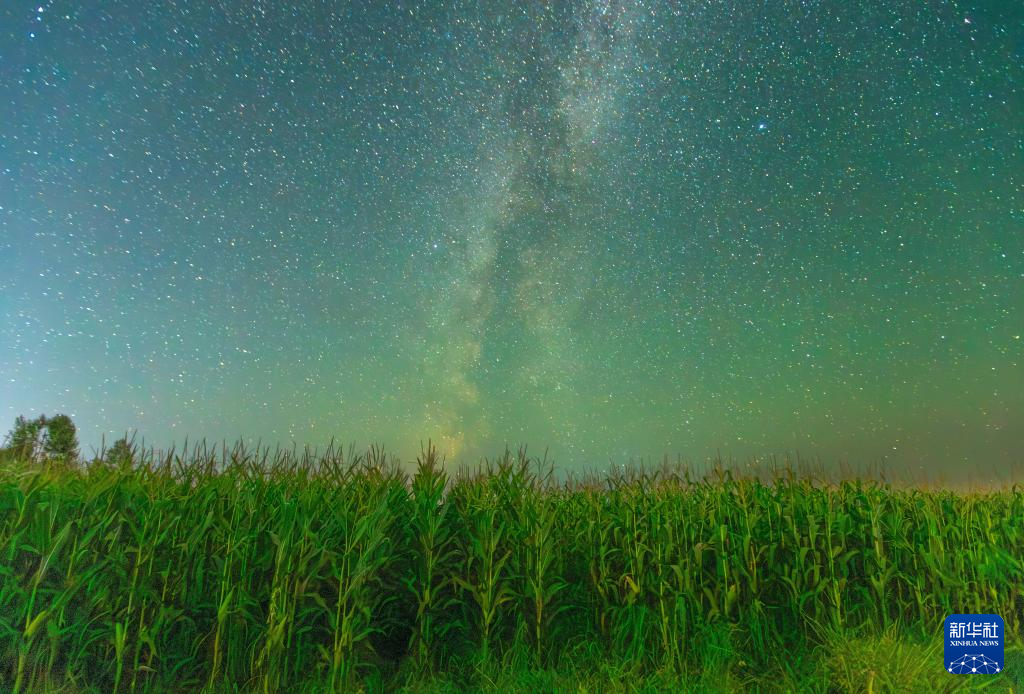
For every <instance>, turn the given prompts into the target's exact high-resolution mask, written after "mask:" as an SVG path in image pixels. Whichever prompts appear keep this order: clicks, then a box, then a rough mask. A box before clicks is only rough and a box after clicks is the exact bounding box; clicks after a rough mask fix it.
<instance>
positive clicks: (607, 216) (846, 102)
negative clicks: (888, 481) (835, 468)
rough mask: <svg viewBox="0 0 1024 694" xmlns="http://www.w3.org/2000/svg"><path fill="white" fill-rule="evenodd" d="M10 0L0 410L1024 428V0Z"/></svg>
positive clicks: (763, 426) (0, 201)
mask: <svg viewBox="0 0 1024 694" xmlns="http://www.w3.org/2000/svg"><path fill="white" fill-rule="evenodd" d="M1015 5H1016V3H1010V2H1003V1H1001V2H996V1H992V2H987V3H974V4H972V3H962V2H948V1H947V2H927V3H924V2H883V1H881V0H879V1H877V2H868V1H866V0H853V1H850V2H817V1H810V0H808V1H801V2H795V1H789V2H782V1H780V0H768V1H766V2H763V3H762V2H736V3H719V2H670V1H668V0H640V1H625V0H623V1H616V0H576V1H573V2H553V3H541V2H533V1H524V2H520V1H516V2H510V1H508V0H495V1H493V2H492V1H488V2H480V3H473V2H465V3H449V2H444V3H440V2H439V3H433V2H427V3H413V2H404V1H403V2H383V1H381V2H378V1H376V0H374V1H372V2H343V1H338V2H327V3H320V2H304V3H297V4H292V3H290V2H286V1H284V0H282V1H280V2H278V1H276V0H275V1H274V2H269V1H267V2H261V1H254V2H237V1H227V0H220V1H217V2H185V1H184V0H156V1H154V2H102V3H101V2H95V1H93V0H85V1H84V2H78V1H76V2H63V1H61V0H52V1H51V0H45V1H44V2H43V4H38V3H32V2H25V1H24V0H8V1H7V2H4V3H3V5H2V7H0V259H2V265H3V271H2V272H0V418H2V420H3V421H5V422H9V423H10V424H3V428H4V429H6V428H8V427H9V426H10V425H11V424H13V420H14V418H15V416H16V415H18V414H27V415H35V414H38V413H43V412H45V413H47V414H53V413H56V412H65V413H67V414H70V415H71V416H72V417H73V418H74V420H75V422H76V423H77V425H78V427H79V433H80V439H81V443H82V444H83V448H84V449H85V450H86V451H88V450H89V447H91V446H98V445H99V442H100V440H101V438H103V437H105V438H106V441H107V443H108V444H109V442H110V441H111V440H112V439H113V438H115V437H117V436H118V435H120V434H123V433H124V432H125V431H137V432H138V436H139V437H141V438H144V439H145V441H146V443H147V445H155V446H158V447H163V446H168V445H170V444H172V443H179V444H180V443H181V442H183V441H184V439H185V437H186V436H188V437H189V438H190V439H191V440H195V439H197V438H203V437H205V438H207V439H208V440H211V441H220V440H222V439H226V440H227V441H229V442H230V441H233V440H238V439H240V438H241V439H245V440H250V441H252V440H257V439H259V440H262V441H263V442H264V443H269V444H272V445H273V444H277V443H281V444H283V445H285V446H290V445H291V444H292V442H295V443H296V444H298V445H299V446H302V445H304V444H310V445H323V444H324V443H325V442H327V441H328V440H330V439H331V438H332V437H334V438H336V439H337V440H339V441H342V442H346V443H353V444H355V445H356V446H359V447H362V446H365V445H368V444H370V443H380V444H383V445H384V446H385V448H386V449H388V450H390V451H392V452H394V453H396V454H397V455H399V456H400V457H402V458H403V459H409V458H411V457H413V456H414V455H415V454H416V453H417V452H418V451H419V449H420V442H421V441H425V440H426V439H427V438H432V439H433V440H434V441H435V442H438V443H439V445H440V447H441V448H442V450H443V451H445V452H446V453H447V454H448V456H449V457H450V459H453V460H463V461H468V460H475V459H478V458H479V456H483V455H493V454H495V453H498V452H500V451H501V450H503V449H504V447H505V446H506V444H507V445H509V446H512V447H515V446H517V445H518V444H520V443H527V444H529V446H530V447H531V450H532V451H534V452H537V453H540V452H542V451H543V450H544V449H545V448H547V449H548V450H549V454H550V456H551V457H552V458H553V459H554V461H555V463H556V464H558V465H559V466H561V467H563V468H569V469H574V468H576V467H582V466H600V465H602V464H606V463H608V462H609V461H613V462H616V463H617V462H624V461H625V460H628V459H629V458H638V457H641V456H643V457H651V456H655V457H660V456H661V455H663V454H670V455H672V456H675V455H682V456H684V457H686V458H688V459H691V460H701V459H703V458H704V457H705V456H707V455H714V454H715V452H716V451H721V453H722V454H723V455H732V456H736V457H739V458H743V457H746V456H755V455H766V454H770V453H784V452H799V453H800V454H801V455H804V456H818V457H820V458H821V459H822V460H824V461H826V462H830V461H839V460H847V461H850V462H853V463H866V462H870V461H877V460H879V459H881V458H885V459H886V460H888V461H889V463H890V465H892V466H900V465H906V466H909V467H912V468H914V469H919V468H922V467H923V468H925V469H928V470H931V471H950V470H956V469H958V468H961V467H962V466H963V465H964V464H969V465H982V466H989V467H996V468H999V467H1001V466H1009V465H1011V464H1012V463H1015V462H1020V461H1022V460H1024V426H1022V423H1024V340H1022V337H1021V335H1022V333H1024V193H1022V185H1024V166H1022V164H1024V117H1022V114H1024V99H1022V90H1024V70H1022V67H1024V29H1022V27H1024V14H1022V12H1021V9H1020V8H1019V7H1015Z"/></svg>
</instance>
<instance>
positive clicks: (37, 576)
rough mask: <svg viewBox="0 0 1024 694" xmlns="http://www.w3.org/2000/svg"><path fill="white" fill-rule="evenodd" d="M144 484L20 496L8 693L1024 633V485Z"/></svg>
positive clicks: (12, 563) (422, 467)
mask: <svg viewBox="0 0 1024 694" xmlns="http://www.w3.org/2000/svg"><path fill="white" fill-rule="evenodd" d="M143 458H144V457H143V456H137V457H135V458H134V459H133V458H126V459H125V460H122V461H118V462H116V463H113V464H108V463H103V462H102V461H100V460H97V461H96V462H94V463H91V464H88V465H82V466H80V467H72V466H67V465H63V466H62V465H31V466H30V465H27V464H24V463H17V462H11V461H8V462H7V463H6V464H5V466H4V467H3V469H2V471H0V552H2V558H0V690H2V691H10V692H13V693H14V694H21V693H22V692H38V691H51V690H58V689H60V688H62V687H67V689H64V691H75V692H84V691H97V692H114V693H115V694H116V693H121V692H164V691H207V692H221V691H225V692H235V691H238V692H243V691H244V692H262V693H264V694H269V693H271V692H282V691H296V692H298V691H317V692H327V691H330V692H345V691H360V690H363V691H392V690H393V689H395V688H399V687H401V686H402V684H403V683H406V682H412V681H418V680H417V678H420V679H422V678H428V679H429V678H430V677H432V676H434V675H435V674H437V673H444V672H447V671H449V670H451V669H452V668H454V667H455V664H456V663H462V664H465V663H487V662H496V663H499V664H501V663H504V664H505V665H506V666H507V665H508V664H509V662H510V661H511V660H513V659H515V660H517V661H522V663H525V664H526V665H528V666H529V667H532V668H536V669H541V670H542V669H544V668H557V667H559V666H560V664H562V663H564V662H566V659H567V658H568V659H571V658H573V657H575V655H576V654H580V653H584V652H589V653H591V654H594V653H597V654H599V655H600V657H602V658H606V659H613V660H614V661H615V662H617V663H619V664H620V665H621V667H622V668H623V670H622V672H625V673H627V675H628V676H630V677H637V678H641V677H645V676H648V675H650V674H651V673H675V674H678V675H679V676H698V675H700V672H701V670H702V669H708V668H710V667H711V665H709V662H710V661H709V655H708V654H709V653H711V651H709V650H708V649H714V648H716V645H715V644H719V646H722V643H724V642H723V641H722V639H721V638H720V636H721V635H722V634H726V635H731V636H728V638H727V639H726V642H728V643H726V645H725V646H722V648H726V649H727V650H728V651H729V654H730V655H729V657H730V658H731V662H732V664H731V665H730V667H731V668H732V669H733V671H734V672H738V673H739V677H740V678H741V679H742V677H743V676H744V673H756V672H759V671H763V670H765V669H766V668H771V667H773V663H775V664H776V665H777V659H778V655H779V653H780V652H794V651H795V650H798V649H801V648H803V649H806V648H808V647H809V646H808V644H815V643H820V641H821V638H822V636H821V635H822V634H827V633H839V632H849V633H854V632H858V630H861V631H863V630H870V631H871V632H872V633H886V632H887V630H888V632H889V633H893V631H892V630H896V632H899V633H902V632H912V631H914V630H917V632H920V633H922V634H925V635H926V636H934V635H936V634H938V632H939V631H940V630H941V625H942V622H943V619H944V618H945V616H946V615H948V614H950V613H997V614H1000V615H1002V616H1003V617H1004V619H1005V622H1006V629H1007V635H1008V637H1009V639H1008V640H1009V641H1010V642H1013V640H1014V639H1016V638H1017V635H1019V634H1020V630H1021V626H1022V624H1021V622H1022V617H1024V609H1022V608H1024V594H1022V588H1024V563H1022V560H1024V493H1022V490H1021V489H1020V488H1016V487H1014V488H1008V489H1003V490H993V491H988V492H976V493H962V492H960V493H958V492H954V491H950V490H922V489H915V488H902V487H900V488H897V487H893V486H890V485H887V484H885V483H882V482H879V481H868V480H849V481H841V482H832V483H826V482H823V481H821V480H818V481H816V480H814V479H812V478H809V477H807V476H801V475H798V474H795V473H794V472H793V471H792V470H788V469H781V470H778V471H776V472H775V473H774V474H771V475H769V476H768V478H764V477H757V476H743V475H739V474H735V473H733V472H730V471H729V470H728V469H725V468H722V467H718V468H715V469H713V470H711V471H710V472H708V473H707V474H704V475H700V476H694V475H692V474H691V473H689V472H688V471H687V470H685V469H683V468H671V467H665V468H662V469H657V470H644V469H635V470H631V471H627V472H623V473H620V474H611V475H609V476H607V477H605V478H603V479H588V480H584V481H579V480H575V481H574V480H569V481H564V480H563V481H558V480H556V479H555V478H554V476H553V475H552V473H551V470H550V469H549V468H548V467H547V466H546V464H545V463H544V462H543V461H538V460H535V459H531V458H529V457H528V456H527V455H526V453H525V452H520V453H519V454H518V455H515V454H510V453H506V454H505V455H504V456H501V457H499V458H498V459H496V460H494V461H491V462H489V463H486V464H485V465H482V466H481V468H480V469H479V470H476V471H474V472H473V473H460V474H454V473H449V472H447V471H446V470H445V468H444V466H443V464H442V461H441V460H439V458H438V455H437V453H436V452H435V451H434V449H432V448H430V447H428V448H427V449H426V450H425V451H424V453H423V454H422V455H421V456H420V458H419V459H418V461H417V464H416V466H415V468H403V467H401V466H399V465H397V464H395V463H394V462H393V461H391V460H390V459H389V458H387V456H385V454H384V453H383V452H382V451H380V450H379V449H371V450H370V451H369V452H368V453H367V454H365V455H353V454H352V453H351V452H350V453H349V454H347V455H342V454H340V453H337V452H334V451H328V452H327V453H325V454H322V455H312V454H310V453H308V452H307V453H305V454H298V453H295V452H284V453H280V452H279V453H277V454H274V455H271V454H270V453H269V452H265V451H264V452H258V453H252V452H247V451H246V450H245V449H244V448H242V447H236V448H235V449H234V450H230V451H229V450H221V451H220V452H219V453H218V452H208V451H206V450H202V449H199V448H196V449H194V450H193V451H191V452H190V454H189V455H188V456H179V455H175V454H174V453H171V454H167V455H166V456H162V457H159V458H158V457H155V456H150V457H149V458H146V459H143ZM858 633H860V632H858ZM729 644H731V645H729ZM729 649H731V650H729ZM481 667H482V666H481ZM942 674H943V675H945V673H942ZM871 676H872V677H873V676H874V675H871ZM950 677H952V676H950ZM467 686H468V685H467ZM869 689H870V686H869ZM875 691H881V689H879V688H876V689H875Z"/></svg>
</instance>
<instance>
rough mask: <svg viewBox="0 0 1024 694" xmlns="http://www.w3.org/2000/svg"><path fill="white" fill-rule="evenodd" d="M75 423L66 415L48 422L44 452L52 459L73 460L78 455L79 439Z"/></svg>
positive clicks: (60, 415) (55, 417)
mask: <svg viewBox="0 0 1024 694" xmlns="http://www.w3.org/2000/svg"><path fill="white" fill-rule="evenodd" d="M76 431H77V430H76V429H75V423H74V422H72V421H71V417H68V416H67V415H66V414H59V415H56V416H54V417H51V418H50V419H47V420H46V439H45V441H44V442H43V450H45V451H46V455H47V456H49V457H51V458H63V459H65V460H73V459H74V458H75V457H76V456H77V455H78V437H77V436H76V435H75V433H76Z"/></svg>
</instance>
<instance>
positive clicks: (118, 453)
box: [105, 436, 134, 466]
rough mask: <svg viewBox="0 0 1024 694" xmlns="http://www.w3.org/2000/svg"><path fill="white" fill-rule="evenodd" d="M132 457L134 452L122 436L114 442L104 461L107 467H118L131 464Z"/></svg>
mask: <svg viewBox="0 0 1024 694" xmlns="http://www.w3.org/2000/svg"><path fill="white" fill-rule="evenodd" d="M133 457H134V451H133V450H132V447H131V444H129V443H128V439H127V438H125V437H123V436H122V437H121V438H119V439H118V440H117V441H114V445H113V446H111V447H110V448H109V449H108V450H107V453H106V456H105V460H106V463H107V464H108V465H119V466H120V465H125V464H128V463H131V461H132V458H133Z"/></svg>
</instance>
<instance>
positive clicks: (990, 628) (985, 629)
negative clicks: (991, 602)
mask: <svg viewBox="0 0 1024 694" xmlns="http://www.w3.org/2000/svg"><path fill="white" fill-rule="evenodd" d="M945 634H946V648H945V650H944V653H945V655H946V671H947V672H952V673H953V674H954V675H994V674H995V673H997V672H1000V671H1002V669H1003V650H1004V644H1005V636H1004V635H1003V634H1004V631H1003V618H1002V617H1000V616H999V615H996V614H951V615H949V616H948V617H946V626H945Z"/></svg>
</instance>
